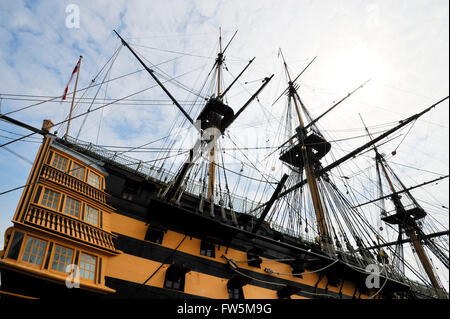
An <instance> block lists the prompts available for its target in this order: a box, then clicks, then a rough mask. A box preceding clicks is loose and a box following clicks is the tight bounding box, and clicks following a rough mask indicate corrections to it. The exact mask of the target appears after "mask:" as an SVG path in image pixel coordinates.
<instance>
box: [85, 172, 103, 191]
mask: <svg viewBox="0 0 450 319" xmlns="http://www.w3.org/2000/svg"><path fill="white" fill-rule="evenodd" d="M87 182H88V184H90V185H92V186H94V187H95V188H100V176H98V175H97V174H95V173H93V172H89V176H88V181H87Z"/></svg>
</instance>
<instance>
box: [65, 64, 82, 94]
mask: <svg viewBox="0 0 450 319" xmlns="http://www.w3.org/2000/svg"><path fill="white" fill-rule="evenodd" d="M80 62H81V57H80V59H79V60H78V63H77V65H75V68H74V69H73V71H72V75H71V76H70V79H69V83H67V86H66V88H65V90H64V95H63V97H62V100H63V101H64V100H65V99H66V96H67V91H68V90H69V85H70V82H71V81H72V78H73V76H74V75H75V73H77V72H78V70H79V68H80Z"/></svg>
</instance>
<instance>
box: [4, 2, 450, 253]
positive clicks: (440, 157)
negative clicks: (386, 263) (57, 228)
mask: <svg viewBox="0 0 450 319" xmlns="http://www.w3.org/2000/svg"><path fill="white" fill-rule="evenodd" d="M448 6H449V4H448V1H447V0H429V1H426V0H414V1H409V0H399V1H382V0H377V1H363V0H358V1H356V0H355V1H352V0H345V1H344V0H341V1H338V0H330V1H325V0H321V1H308V0H301V1H300V0H292V1H288V0H278V1H275V0H257V1H256V0H255V1H249V0H240V1H235V0H227V1H210V0H192V1H187V0H183V1H181V0H180V1H175V0H173V1H172V0H164V1H160V0H152V1H118V0H117V1H20V0H14V1H12V0H11V1H9V0H5V1H1V2H0V43H2V45H1V49H0V70H1V71H0V95H1V96H0V97H1V98H2V99H1V100H0V103H1V112H2V113H8V112H13V111H14V110H17V109H19V108H21V107H24V106H27V105H31V104H33V103H36V102H35V101H27V100H25V99H26V97H24V96H22V97H19V96H11V95H8V94H16V95H33V96H45V97H55V96H60V95H61V94H62V92H63V90H64V88H65V86H66V84H67V81H68V79H69V77H70V73H71V71H72V70H73V67H74V66H75V63H76V61H77V60H78V57H79V56H80V55H82V56H83V60H82V65H81V72H80V79H79V87H83V88H84V87H87V86H88V85H89V83H90V82H91V80H92V79H93V78H94V77H95V75H96V74H97V73H98V72H99V70H100V69H101V68H102V66H103V65H104V64H105V63H106V62H107V60H108V59H109V58H110V57H111V56H112V55H113V53H114V52H115V50H117V49H118V48H119V47H120V42H119V41H118V39H117V37H116V36H115V34H114V33H113V30H114V29H115V30H117V31H118V32H119V33H120V34H121V35H122V36H123V37H124V38H125V39H126V40H127V41H129V42H130V43H131V44H132V46H133V47H134V48H135V49H136V50H137V51H139V53H140V54H142V56H144V57H145V59H146V62H148V63H149V64H153V65H158V69H157V70H158V72H159V73H160V74H163V73H164V74H165V75H166V76H167V77H177V80H179V81H180V82H181V83H182V84H183V85H184V89H182V88H180V86H174V85H172V84H167V86H168V88H169V89H170V90H171V92H172V93H173V94H174V95H175V96H176V98H177V99H179V100H180V101H182V102H183V103H184V102H185V103H186V104H183V105H185V107H186V109H189V106H190V104H189V103H190V102H192V101H194V100H195V99H196V98H197V97H196V96H195V95H193V94H192V93H191V92H190V90H193V91H195V92H200V91H201V88H202V85H203V83H204V81H205V79H206V74H207V73H208V72H209V71H210V69H211V67H212V64H213V63H214V59H215V55H216V53H217V50H218V37H219V27H220V28H221V30H222V36H223V42H224V45H225V44H226V43H228V41H229V39H230V38H231V36H232V35H233V34H234V32H235V31H236V30H238V32H237V34H236V36H235V38H234V39H233V41H232V43H231V45H230V47H229V48H228V49H227V53H226V66H227V69H228V72H225V82H228V83H230V81H231V80H232V76H236V75H237V74H238V73H239V72H240V70H241V69H242V68H243V67H244V66H245V65H246V64H247V62H248V60H250V59H251V58H253V57H256V59H255V62H254V63H253V64H252V65H251V67H250V68H249V71H248V72H246V73H245V74H244V76H243V78H242V79H241V81H240V83H239V85H236V86H235V87H234V88H233V90H231V91H230V94H229V96H228V99H227V103H229V105H230V106H232V107H233V108H234V110H235V111H236V110H237V108H238V107H239V106H240V105H242V104H243V102H244V101H245V100H246V99H248V98H249V97H250V95H251V94H252V93H253V92H254V91H255V90H256V89H257V88H258V87H259V85H261V81H260V80H261V79H262V78H264V77H266V76H270V75H271V74H275V76H274V78H273V80H272V81H271V83H270V84H269V85H268V87H267V88H266V89H265V90H264V92H263V93H262V94H261V95H260V97H259V101H258V102H255V103H254V104H252V105H251V106H250V108H249V109H248V110H246V112H244V113H243V115H242V117H241V118H240V119H239V120H238V121H237V123H236V129H238V132H236V131H235V132H234V133H233V134H234V136H239V143H240V145H241V146H250V145H255V144H257V145H260V146H264V145H265V144H264V143H268V141H271V142H273V143H274V144H276V143H275V142H274V141H276V142H279V141H283V140H284V139H285V137H286V136H287V135H288V134H287V133H286V132H285V131H283V132H280V131H277V129H278V122H277V121H279V120H280V119H281V118H282V116H283V114H284V113H283V110H284V107H285V104H284V102H283V101H280V102H279V103H277V104H275V105H273V106H272V103H273V101H275V99H276V98H277V97H278V96H279V95H280V94H281V92H282V91H283V89H284V88H285V87H286V78H285V75H284V73H283V72H284V71H283V67H282V62H281V59H280V56H279V54H278V52H279V48H282V50H283V53H284V56H285V58H286V60H287V63H288V65H289V69H290V72H291V73H292V75H293V76H294V75H297V74H298V73H299V72H300V71H301V70H302V68H304V67H305V65H306V64H307V63H308V62H309V61H311V59H313V58H314V57H316V56H317V58H316V60H315V61H314V63H313V64H312V65H311V66H310V68H309V69H308V71H307V72H305V74H304V75H302V77H301V79H300V81H299V85H300V89H299V91H300V94H301V96H302V98H303V100H304V102H305V104H306V105H307V107H308V109H309V110H310V112H311V113H312V114H313V116H318V115H319V114H321V113H322V112H324V111H325V110H326V109H327V108H328V107H330V106H331V105H332V104H333V102H335V101H338V100H339V99H340V98H342V97H344V96H345V95H346V94H347V93H348V92H350V91H352V90H353V89H355V88H356V87H358V86H359V85H361V84H362V83H364V82H365V81H367V80H369V79H370V82H368V84H367V85H365V86H364V88H363V89H361V90H359V91H358V92H357V93H355V94H354V95H353V96H352V97H350V98H349V99H348V100H346V101H345V103H344V104H343V105H342V106H340V107H339V108H338V109H336V110H335V111H333V113H332V114H330V115H327V116H326V117H324V118H323V119H322V120H321V122H320V126H321V128H326V131H327V133H329V136H333V137H334V138H336V139H339V138H344V137H346V136H348V134H352V135H358V134H359V135H361V134H364V132H363V131H362V130H363V129H362V125H361V121H360V118H359V115H358V114H361V116H362V117H363V118H364V121H365V122H366V124H367V125H368V126H369V127H377V126H382V125H384V124H386V123H394V122H396V121H398V120H401V119H404V118H406V117H408V116H410V115H412V114H414V113H417V112H418V111H421V110H423V109H424V108H426V107H427V106H429V105H431V104H433V103H434V102H436V101H438V100H440V99H442V98H444V97H446V96H447V95H448V91H449V82H448V79H449V65H448V61H449V42H448V39H449V35H448V30H449V25H448V24H449V16H448V13H449V8H448ZM74 8H75V9H74ZM78 13H79V25H78V24H77V22H78V21H77V20H76V19H77V16H76V15H77V14H78ZM74 14H75V18H74V19H75V20H74V19H73V17H74V16H73V15H74ZM140 69H141V67H140V65H139V64H138V63H137V62H136V59H135V58H134V57H132V56H131V54H130V53H129V52H128V51H127V50H126V49H125V48H122V49H121V50H120V52H119V55H118V57H117V59H116V60H115V63H114V66H113V67H112V68H111V72H110V74H109V75H108V78H114V77H118V76H120V75H123V74H127V73H130V72H134V71H138V70H140ZM102 79H103V78H102V77H99V78H98V79H97V82H99V81H101V80H102ZM246 82H247V84H245V83H246ZM154 84H155V82H154V81H153V80H152V79H151V78H150V77H149V75H148V74H146V73H145V72H137V73H136V74H134V75H132V76H129V77H126V78H124V79H122V80H118V81H114V82H110V83H109V84H108V86H102V88H101V90H100V91H99V93H98V97H101V98H121V97H125V96H127V95H130V94H134V93H136V92H138V91H140V90H143V89H147V88H149V87H151V86H153V85H154ZM187 88H189V89H187ZM95 94H96V90H95V89H91V91H89V93H88V94H87V96H90V97H92V96H94V95H95ZM203 97H206V96H203ZM13 98H15V99H16V100H14V99H13ZM17 98H22V100H17ZM29 99H32V98H29ZM130 99H147V100H150V99H152V100H158V99H160V100H165V101H167V97H166V96H165V95H164V94H163V93H162V91H161V90H160V89H158V88H151V89H149V90H146V91H145V92H143V93H141V94H138V95H134V96H133V97H132V98H130ZM88 106H89V105H80V106H79V107H78V109H77V110H76V112H75V114H80V113H82V112H84V111H86V109H87V107H88ZM448 108H449V104H448V100H447V101H446V102H444V103H442V104H441V105H439V107H437V108H436V109H434V110H433V111H432V112H430V113H428V114H427V115H425V116H424V117H423V118H422V119H420V120H419V121H417V122H416V123H415V124H414V127H413V129H412V130H411V131H410V132H409V133H408V130H405V131H402V134H403V136H401V137H399V138H397V139H396V140H394V141H392V142H390V143H388V144H386V145H384V147H385V148H384V149H383V152H385V153H388V154H389V153H390V152H391V151H393V150H394V149H396V150H397V155H395V156H394V157H392V158H391V159H392V161H393V162H394V163H399V164H398V166H395V168H396V169H397V170H398V171H399V172H401V174H403V175H402V176H403V177H404V181H405V183H406V184H407V185H414V184H416V183H419V182H424V181H426V180H429V179H432V178H435V177H436V176H439V175H445V174H448V163H449V158H448V153H449V152H448V139H449V130H448ZM68 110H69V104H68V103H60V102H59V100H57V101H56V103H45V104H42V105H39V106H36V107H30V108H28V109H26V110H24V111H21V112H17V113H11V115H10V116H11V117H14V118H16V119H19V120H21V121H24V122H27V123H29V124H31V125H34V126H36V127H40V126H41V123H42V120H43V119H52V120H53V122H54V123H57V122H60V121H62V120H64V119H65V118H66V116H67V114H68ZM196 111H197V112H198V109H195V108H193V109H192V112H193V113H192V116H195V114H196V113H195V112H196ZM177 115H179V111H178V110H177V109H176V107H175V106H174V105H171V104H170V103H166V104H165V105H140V106H136V105H133V106H130V105H114V106H111V107H105V108H103V109H101V110H98V111H95V112H93V113H92V114H91V115H90V116H89V118H88V120H87V121H86V123H85V125H84V126H83V129H82V131H81V133H80V138H81V139H83V140H86V141H89V142H94V143H97V144H101V145H126V146H130V145H131V146H137V145H141V144H144V143H146V142H149V141H152V140H155V139H158V138H161V137H163V136H165V134H167V133H168V128H169V126H170V125H171V124H173V123H174V121H176V120H177ZM82 122H83V120H82V119H81V118H80V119H77V120H75V121H73V123H72V126H71V131H70V135H72V136H76V135H77V133H78V130H79V128H80V126H81V124H82ZM260 122H264V123H265V124H264V125H259V124H258V123H260ZM258 125H259V126H258ZM99 126H100V129H99ZM255 128H256V129H259V130H256V131H255ZM0 129H1V131H0V143H1V144H3V143H6V142H8V141H10V140H11V138H14V137H17V136H19V135H17V134H21V135H23V134H25V133H27V132H26V131H25V130H23V129H20V128H17V127H14V126H12V125H10V124H8V123H5V122H3V121H1V122H0ZM58 129H59V130H60V132H59V133H61V132H62V131H64V129H65V127H64V126H62V127H58ZM276 133H279V134H276ZM364 141H366V140H364V139H362V140H361V139H359V140H355V141H349V142H348V143H347V144H344V145H343V146H341V151H343V152H344V151H349V150H351V149H353V148H354V147H355V146H357V145H360V144H361V143H362V142H364ZM38 142H39V138H38V137H33V138H32V139H29V140H28V141H27V142H17V143H14V144H11V145H9V146H8V147H7V149H5V148H3V149H0V193H1V192H4V191H7V190H9V189H12V188H15V187H18V186H22V185H24V184H25V182H26V179H27V176H28V172H29V170H30V168H31V165H30V163H29V162H30V161H33V160H34V156H35V154H36V151H37V148H38V146H39V143H38ZM272 145H273V144H272ZM184 146H185V147H188V145H184ZM189 146H191V145H189ZM338 151H339V150H338ZM14 153H16V154H21V156H22V158H20V157H18V156H17V155H15V154H14ZM344 153H345V152H344ZM338 154H339V153H338ZM342 154H343V153H342ZM262 155H266V153H265V154H262V153H261V154H259V153H258V154H256V155H255V156H256V157H257V160H262V158H263V157H264V156H262ZM133 156H134V155H133ZM136 156H137V157H140V158H142V159H149V158H151V155H149V154H136ZM146 156H147V157H146ZM249 156H250V155H249ZM369 160H370V159H367V160H366V162H363V163H361V164H360V165H362V166H361V167H365V166H367V165H368V163H369V162H368V161H369ZM258 163H259V162H258ZM400 164H401V165H400ZM271 165H272V164H271ZM271 165H269V167H272V166H271ZM402 165H403V166H402ZM417 168H419V169H420V170H418V169H417ZM281 173H282V169H277V170H275V173H273V177H274V178H275V179H279V177H280V176H281ZM271 174H272V173H271ZM255 176H256V175H255ZM20 195H21V190H19V191H14V192H9V193H7V194H4V195H0V207H1V214H0V234H3V233H4V231H5V229H6V228H7V227H9V226H10V225H11V223H10V220H11V218H12V216H13V214H14V211H15V208H16V205H17V202H18V200H19V197H20ZM417 196H418V197H419V198H421V199H423V201H424V202H423V203H422V204H424V205H427V204H426V203H430V202H431V204H432V205H429V206H427V209H430V210H431V211H433V212H435V213H436V216H437V217H438V218H440V220H442V222H443V223H444V224H445V223H446V225H447V226H446V227H447V229H448V180H446V181H442V182H440V183H439V184H437V185H431V186H429V187H428V188H427V189H426V190H423V191H422V190H421V191H418V192H417ZM442 206H444V207H446V208H447V209H445V208H442ZM2 245H3V235H1V236H0V246H2Z"/></svg>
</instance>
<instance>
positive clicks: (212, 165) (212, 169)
mask: <svg viewBox="0 0 450 319" xmlns="http://www.w3.org/2000/svg"><path fill="white" fill-rule="evenodd" d="M222 63H223V51H222V29H221V28H219V53H218V54H217V99H218V100H219V101H222V96H221V93H220V90H221V88H220V81H221V71H222ZM215 138H216V137H215V136H214V135H211V136H210V139H214V140H215ZM215 177H216V143H215V141H214V143H213V146H212V148H211V150H210V152H209V178H208V199H209V200H210V201H211V203H213V202H214V182H215Z"/></svg>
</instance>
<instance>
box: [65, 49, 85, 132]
mask: <svg viewBox="0 0 450 319" xmlns="http://www.w3.org/2000/svg"><path fill="white" fill-rule="evenodd" d="M82 58H83V56H82V55H80V59H79V60H78V70H77V78H76V79H75V88H74V90H73V97H72V103H71V105H70V112H69V121H68V122H67V129H66V134H64V139H66V140H67V135H68V134H69V128H70V120H71V119H72V111H73V103H74V101H75V93H76V92H77V85H78V76H79V75H80V68H81V59H82Z"/></svg>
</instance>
